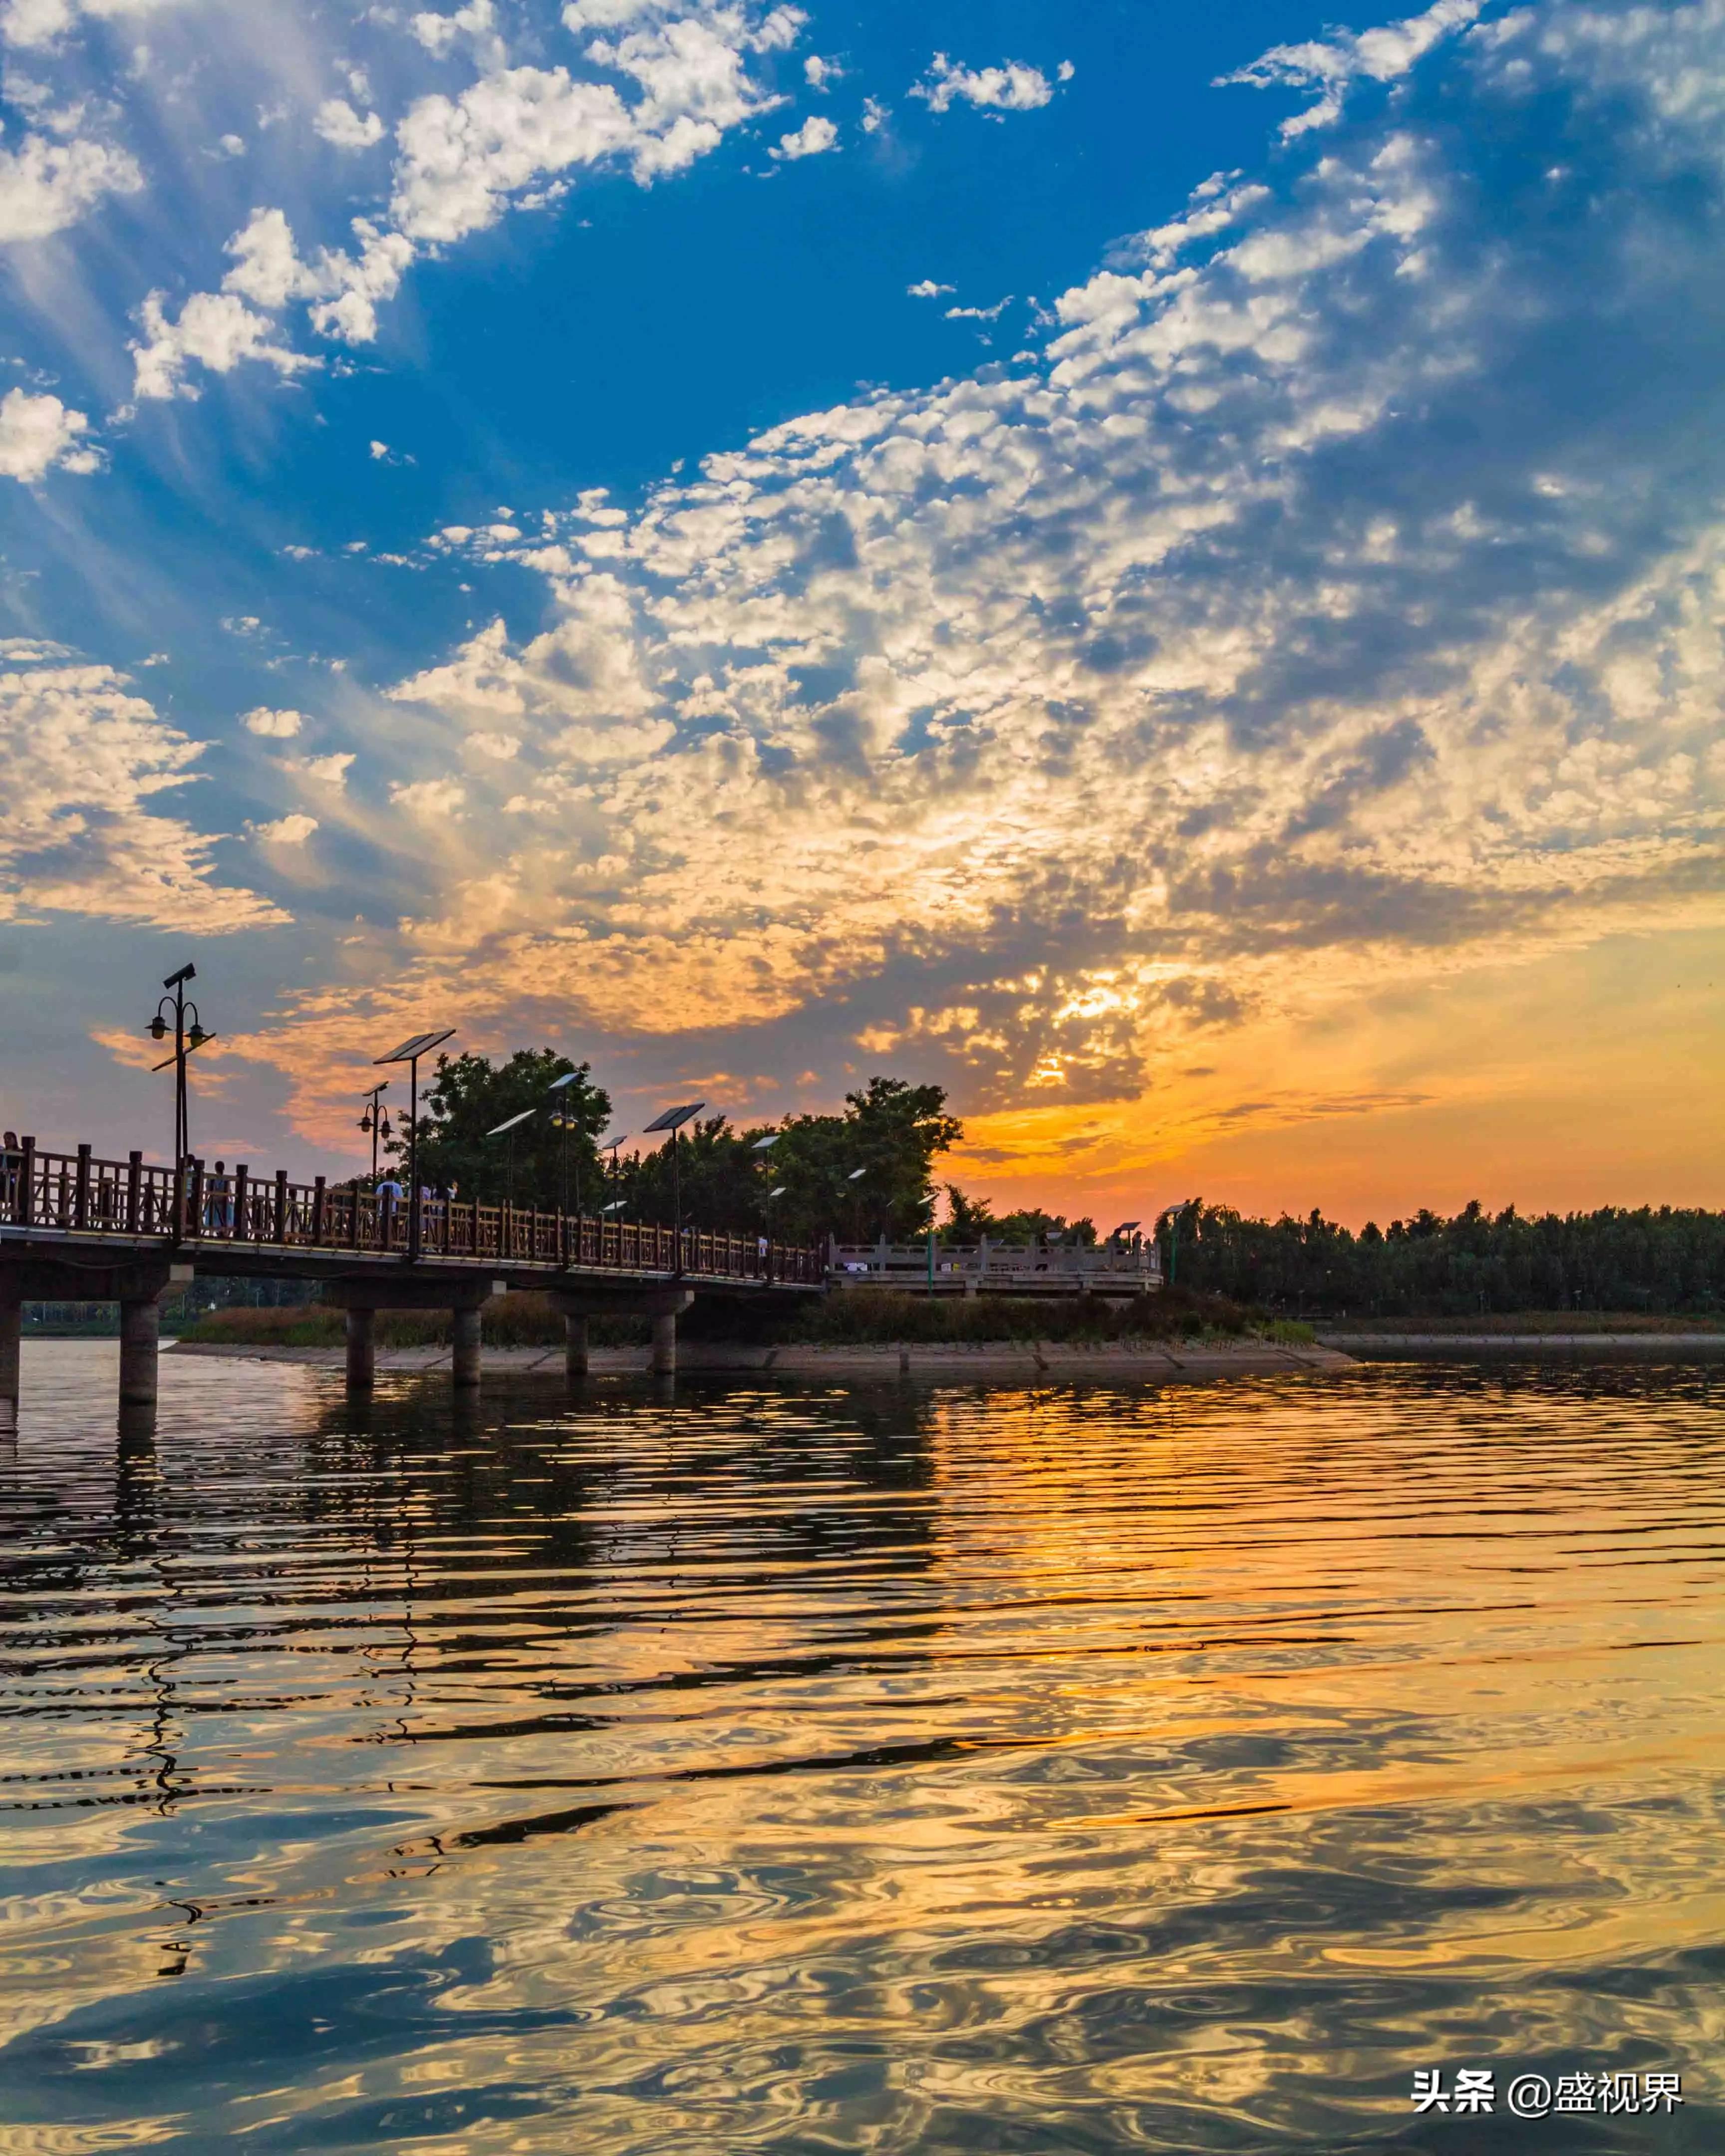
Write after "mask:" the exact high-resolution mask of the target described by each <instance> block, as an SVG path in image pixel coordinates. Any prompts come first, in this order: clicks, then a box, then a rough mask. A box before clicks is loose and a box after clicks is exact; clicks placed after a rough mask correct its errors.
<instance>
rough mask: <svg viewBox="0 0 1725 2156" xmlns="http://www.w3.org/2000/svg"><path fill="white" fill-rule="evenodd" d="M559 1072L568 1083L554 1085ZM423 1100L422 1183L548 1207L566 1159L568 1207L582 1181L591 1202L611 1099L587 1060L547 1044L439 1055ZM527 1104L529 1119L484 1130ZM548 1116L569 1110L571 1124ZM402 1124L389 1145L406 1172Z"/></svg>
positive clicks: (486, 1200) (588, 1207)
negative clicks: (563, 1125) (507, 1051)
mask: <svg viewBox="0 0 1725 2156" xmlns="http://www.w3.org/2000/svg"><path fill="white" fill-rule="evenodd" d="M559 1078H566V1079H567V1080H568V1081H569V1082H568V1083H567V1085H566V1086H559V1087H557V1091H555V1092H553V1091H552V1086H553V1085H554V1084H555V1082H556V1081H557V1080H558V1079H559ZM420 1106H421V1108H422V1110H423V1111H424V1112H423V1113H422V1114H421V1116H420V1117H419V1180H420V1181H421V1182H422V1183H424V1184H425V1185H426V1187H427V1188H429V1189H432V1190H443V1191H447V1192H449V1193H452V1194H454V1195H457V1196H459V1197H461V1198H465V1199H474V1198H476V1199H479V1200H480V1202H481V1203H482V1204H487V1205H496V1204H501V1203H502V1202H503V1201H504V1200H505V1199H508V1200H510V1202H511V1203H512V1204H516V1205H538V1206H541V1207H543V1208H544V1209H546V1210H547V1211H550V1210H553V1209H555V1208H556V1207H557V1204H558V1202H559V1198H560V1194H561V1193H562V1189H563V1187H564V1175H565V1162H566V1160H567V1177H568V1188H569V1200H568V1202H569V1205H570V1208H571V1209H573V1206H574V1202H575V1193H576V1192H577V1190H578V1191H579V1193H580V1198H581V1204H582V1208H583V1210H585V1211H588V1212H591V1211H592V1210H593V1207H594V1204H595V1195H594V1193H596V1192H597V1191H598V1188H599V1183H600V1181H601V1173H600V1165H599V1155H598V1147H597V1146H596V1144H595V1142H594V1141H595V1140H596V1139H597V1138H598V1137H599V1135H600V1133H601V1132H603V1130H604V1128H605V1127H606V1125H607V1123H608V1122H609V1121H610V1116H611V1098H610V1096H609V1095H608V1093H606V1092H605V1091H603V1089H602V1088H601V1087H599V1086H595V1085H594V1084H593V1082H592V1081H591V1079H590V1078H589V1076H588V1065H586V1064H585V1063H581V1064H576V1063H572V1062H571V1061H570V1060H569V1059H568V1057H567V1055H556V1054H554V1053H553V1052H552V1050H550V1049H548V1048H518V1049H517V1050H516V1052H515V1054H514V1055H511V1057H510V1059H509V1060H508V1061H507V1062H506V1063H502V1064H494V1063H493V1062H492V1061H491V1060H490V1057H489V1056H485V1055H439V1058H438V1059H437V1075H436V1076H435V1077H434V1079H433V1080H432V1081H431V1084H430V1085H429V1087H428V1088H427V1089H426V1091H424V1093H423V1094H422V1095H421V1096H420ZM524 1111H530V1112H528V1117H527V1121H526V1122H523V1123H521V1124H520V1125H518V1126H517V1127H516V1129H515V1130H514V1131H512V1132H507V1133H506V1134H505V1135H504V1136H503V1137H490V1135H489V1133H490V1132H492V1131H494V1130H495V1128H496V1127H497V1126H498V1125H499V1124H500V1123H506V1122H508V1121H509V1120H510V1118H511V1116H519V1115H521V1114H522V1113H523V1112H524ZM553 1116H568V1117H569V1118H570V1119H571V1121H572V1124H573V1126H574V1127H572V1128H571V1129H568V1130H562V1129H560V1128H559V1127H557V1125H556V1124H555V1123H554V1122H552V1117H553ZM406 1122H407V1118H406V1117H405V1116H403V1119H402V1127H401V1128H400V1129H399V1131H398V1134H397V1136H396V1137H395V1138H394V1139H393V1141H392V1142H391V1145H390V1148H389V1149H390V1151H391V1152H392V1153H393V1155H394V1156H395V1165H396V1168H397V1169H398V1172H399V1173H402V1174H403V1175H404V1174H405V1173H406V1170H407V1158H408V1145H407V1131H406V1127H405V1126H406Z"/></svg>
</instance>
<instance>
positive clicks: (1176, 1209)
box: [1156, 1198, 1198, 1287]
mask: <svg viewBox="0 0 1725 2156" xmlns="http://www.w3.org/2000/svg"><path fill="white" fill-rule="evenodd" d="M1197 1203H1198V1200H1197V1199H1195V1198H1182V1199H1177V1200H1176V1202H1175V1203H1174V1204H1172V1205H1165V1206H1164V1207H1163V1209H1162V1211H1161V1212H1160V1213H1158V1214H1157V1216H1156V1220H1157V1224H1158V1227H1159V1226H1160V1225H1161V1224H1162V1223H1163V1221H1164V1220H1166V1221H1167V1223H1168V1286H1170V1287H1172V1286H1173V1284H1174V1272H1175V1270H1176V1267H1177V1265H1178V1260H1179V1255H1180V1215H1181V1214H1183V1213H1184V1212H1185V1211H1187V1210H1188V1209H1189V1207H1191V1206H1194V1205H1195V1204H1197Z"/></svg>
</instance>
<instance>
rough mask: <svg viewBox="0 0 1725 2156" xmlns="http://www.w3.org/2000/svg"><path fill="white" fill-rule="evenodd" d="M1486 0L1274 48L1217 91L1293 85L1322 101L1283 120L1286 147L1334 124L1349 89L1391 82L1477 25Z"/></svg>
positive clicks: (1453, 2)
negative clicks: (1441, 43) (1359, 82)
mask: <svg viewBox="0 0 1725 2156" xmlns="http://www.w3.org/2000/svg"><path fill="white" fill-rule="evenodd" d="M1483 4H1484V0H1437V4H1436V5H1435V7H1432V8H1427V9H1426V11H1425V13H1424V14H1423V15H1410V16H1409V17H1408V18H1406V19H1405V20H1404V21H1403V22H1399V23H1384V24H1382V25H1381V26H1380V27H1379V28H1377V29H1373V30H1361V31H1353V30H1337V31H1332V33H1330V35H1329V36H1328V37H1327V38H1312V39H1309V40H1307V42H1306V43H1304V44H1292V45H1276V46H1273V47H1272V48H1271V50H1270V51H1269V52H1267V53H1265V54H1262V56H1261V57H1260V58H1259V59H1255V60H1254V61H1253V62H1252V64H1251V65H1250V67H1244V68H1241V69H1239V70H1238V71H1237V72H1236V73H1235V74H1224V75H1219V76H1218V77H1217V79H1216V80H1217V85H1218V86H1221V85H1226V84H1229V83H1249V84H1250V85H1252V87H1253V88H1255V89H1258V90H1262V89H1266V88H1267V87H1269V86H1270V85H1272V84H1291V85H1294V86H1295V87H1296V88H1297V89H1301V90H1318V91H1319V92H1320V93H1321V95H1320V96H1319V98H1318V100H1317V103H1316V104H1315V105H1308V106H1307V109H1306V110H1305V111H1304V112H1296V114H1295V115H1294V116H1293V117H1292V118H1291V120H1285V121H1283V122H1282V125H1281V133H1282V136H1283V139H1284V140H1285V141H1291V140H1292V139H1293V138H1294V137H1295V136H1297V135H1303V134H1305V133H1306V132H1307V130H1308V129H1310V128H1313V127H1327V126H1329V125H1330V123H1331V122H1332V121H1334V120H1336V119H1337V118H1338V117H1339V116H1340V115H1341V111H1342V105H1343V99H1344V98H1345V96H1346V95H1347V92H1348V85H1349V84H1350V83H1352V82H1353V81H1355V80H1359V79H1364V80H1368V81H1371V82H1393V81H1394V80H1396V79H1397V78H1398V77H1399V76H1401V75H1404V74H1406V73H1407V72H1408V69H1409V68H1410V67H1412V66H1413V65H1414V63H1415V61H1417V60H1419V59H1422V58H1423V57H1424V55H1425V54H1426V53H1428V52H1430V49H1431V48H1432V47H1433V46H1434V45H1435V44H1436V43H1437V42H1438V40H1439V39H1440V38H1446V37H1448V36H1449V35H1450V33H1452V32H1453V31H1455V30H1462V29H1466V28H1467V27H1468V25H1469V24H1470V23H1473V22H1474V21H1475V20H1476V19H1477V18H1478V15H1479V13H1480V9H1481V7H1482V6H1483Z"/></svg>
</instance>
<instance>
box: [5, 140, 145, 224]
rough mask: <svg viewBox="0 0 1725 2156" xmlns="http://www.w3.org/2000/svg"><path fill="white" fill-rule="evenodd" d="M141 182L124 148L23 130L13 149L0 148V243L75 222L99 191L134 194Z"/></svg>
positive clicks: (92, 204) (100, 195)
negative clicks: (19, 143) (50, 137)
mask: <svg viewBox="0 0 1725 2156" xmlns="http://www.w3.org/2000/svg"><path fill="white" fill-rule="evenodd" d="M143 184H144V176H143V174H142V173H141V172H140V171H139V169H138V167H137V162H136V159H134V158H133V157H131V156H129V155H128V153H127V152H126V151H124V150H119V149H115V148H114V147H112V146H110V144H108V143H105V142H95V141H85V140H83V139H81V138H80V139H74V141H69V142H50V141H49V140H48V139H47V137H46V136H43V135H34V134H32V135H26V136H25V137H24V139H23V144H22V146H20V147H19V148H18V149H17V150H15V151H13V150H5V149H0V242H9V241H18V240H24V239H47V238H48V236H49V234H50V233H55V232H61V231H64V228H66V227H67V226H68V225H69V224H76V223H78V221H79V220H80V218H83V217H84V216H85V215H86V214H87V213H89V212H90V210H91V209H93V208H95V205H96V203H99V202H100V200H101V199H102V198H103V197H104V196H105V195H115V194H117V195H129V194H136V193H137V191H138V189H139V188H140V187H142V186H143Z"/></svg>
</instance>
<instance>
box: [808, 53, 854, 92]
mask: <svg viewBox="0 0 1725 2156" xmlns="http://www.w3.org/2000/svg"><path fill="white" fill-rule="evenodd" d="M843 80H845V70H844V69H843V68H841V67H840V66H839V64H838V63H837V61H835V60H824V59H822V58H821V57H820V55H819V53H810V54H809V57H808V59H805V60H804V61H803V81H804V82H806V83H807V84H808V85H809V88H810V89H811V90H830V89H831V87H832V86H833V85H834V83H835V82H842V81H843Z"/></svg>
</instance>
